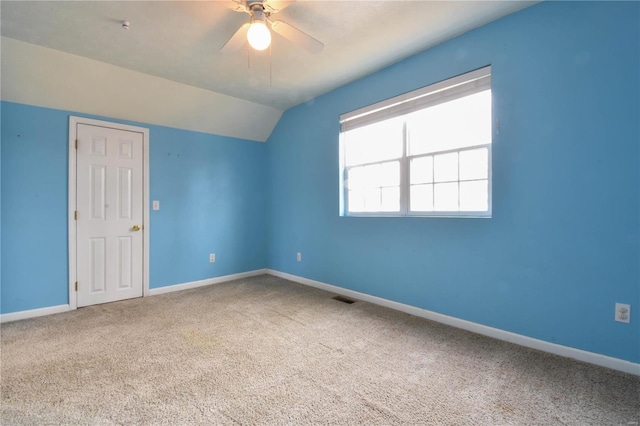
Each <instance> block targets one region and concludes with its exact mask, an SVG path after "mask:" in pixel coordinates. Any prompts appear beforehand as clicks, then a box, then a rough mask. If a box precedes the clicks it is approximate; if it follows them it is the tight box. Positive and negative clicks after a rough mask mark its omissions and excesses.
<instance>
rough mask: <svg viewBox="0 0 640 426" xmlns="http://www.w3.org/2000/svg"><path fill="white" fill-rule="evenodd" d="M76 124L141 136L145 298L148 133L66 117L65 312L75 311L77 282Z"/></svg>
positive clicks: (144, 283) (145, 281) (145, 291)
mask: <svg viewBox="0 0 640 426" xmlns="http://www.w3.org/2000/svg"><path fill="white" fill-rule="evenodd" d="M78 124H87V125H90V126H98V127H107V128H110V129H117V130H125V131H129V132H136V133H142V221H143V223H142V226H143V228H142V232H143V235H142V296H143V297H145V296H148V295H149V232H150V226H149V129H147V128H144V127H137V126H130V125H128V124H120V123H113V122H110V121H102V120H94V119H91V118H85V117H76V116H73V115H70V116H69V196H68V201H69V209H68V212H67V215H68V218H69V225H68V230H69V309H77V307H78V295H77V292H76V281H77V274H78V271H77V245H76V237H77V230H76V225H77V222H76V219H75V211H76V203H77V199H76V196H77V193H76V185H77V173H76V169H77V151H76V138H77V131H78Z"/></svg>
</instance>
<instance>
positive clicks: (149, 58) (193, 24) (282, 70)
mask: <svg viewBox="0 0 640 426" xmlns="http://www.w3.org/2000/svg"><path fill="white" fill-rule="evenodd" d="M533 3H535V2H530V1H527V2H524V1H392V0H387V1H305V0H299V1H297V2H295V3H292V4H290V5H289V6H288V7H287V8H286V9H284V10H282V11H280V12H278V13H277V14H276V15H274V16H273V18H274V19H279V20H284V21H286V22H288V23H290V24H292V25H294V26H296V27H298V28H300V29H301V30H303V31H305V32H307V33H308V34H310V35H312V36H313V37H314V38H316V39H318V40H320V41H322V42H323V43H324V44H325V48H324V50H323V51H322V52H321V53H319V54H315V55H313V54H310V53H307V52H306V51H305V50H303V49H301V48H299V47H298V46H296V45H294V44H291V43H290V42H289V41H288V40H286V39H284V38H282V37H281V36H279V35H278V34H274V35H273V45H272V46H273V48H272V55H273V57H272V66H271V68H272V72H271V78H270V73H269V55H268V53H257V52H255V51H252V52H251V54H249V50H248V48H245V49H243V50H242V51H240V52H237V53H231V54H229V53H226V54H222V53H221V52H220V48H221V47H222V46H223V45H224V43H225V42H226V41H227V40H228V38H229V37H230V36H231V35H232V34H233V33H234V32H235V31H236V30H237V29H238V27H239V26H240V25H242V24H243V23H245V22H247V20H248V17H249V16H248V15H247V14H244V13H238V12H234V11H233V10H232V8H233V6H234V3H233V2H232V1H231V0H219V1H148V2H139V1H4V0H3V1H2V2H1V11H0V12H1V18H2V21H1V26H0V29H1V34H2V35H3V36H5V37H8V38H13V39H17V40H21V41H25V42H28V43H32V44H36V45H41V46H45V47H48V48H52V49H56V50H60V51H64V52H68V53H72V54H75V55H79V56H83V57H87V58H91V59H95V60H98V61H101V62H105V63H108V64H112V65H117V66H120V67H123V68H127V69H130V70H134V71H139V72H142V73H146V74H150V75H153V76H157V77H161V78H165V79H168V80H173V81H176V82H179V83H183V84H187V85H190V86H195V87H198V88H202V89H206V90H209V91H213V92H217V93H222V94H225V95H229V96H233V97H236V98H240V99H244V100H247V101H251V102H255V103H259V104H262V105H268V106H272V107H275V108H278V109H281V110H285V109H287V108H290V107H292V106H294V105H297V104H299V103H302V102H305V101H307V100H309V99H312V98H314V97H316V96H318V95H320V94H323V93H326V92H328V91H330V90H332V89H334V88H336V87H339V86H341V85H343V84H346V83H348V82H350V81H353V80H356V79H358V78H360V77H362V76H364V75H367V74H370V73H372V72H374V71H376V70H379V69H381V68H383V67H385V66H387V65H390V64H392V63H394V62H397V61H398V60H400V59H403V58H405V57H408V56H411V55H413V54H415V53H417V52H420V51H422V50H425V49H427V48H429V47H431V46H433V45H436V44H438V43H440V42H442V41H444V40H447V39H449V38H452V37H454V36H456V35H459V34H462V33H464V32H466V31H468V30H470V29H473V28H476V27H479V26H481V25H484V24H486V23H488V22H490V21H493V20H495V19H498V18H500V17H502V16H504V15H507V14H509V13H512V12H514V11H516V10H519V9H522V8H524V7H527V6H530V5H531V4H533ZM123 20H127V21H129V22H130V23H131V29H130V30H128V31H127V30H124V29H122V28H121V23H122V21H123ZM249 58H250V63H251V66H250V67H248V59H249Z"/></svg>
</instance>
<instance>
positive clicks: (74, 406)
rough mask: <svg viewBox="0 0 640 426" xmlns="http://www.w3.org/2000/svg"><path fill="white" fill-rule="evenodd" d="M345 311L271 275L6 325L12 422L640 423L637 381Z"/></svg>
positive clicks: (395, 318) (372, 312)
mask: <svg viewBox="0 0 640 426" xmlns="http://www.w3.org/2000/svg"><path fill="white" fill-rule="evenodd" d="M332 296H333V295H332V294H330V293H326V292H323V291H320V290H317V289H313V288H309V287H304V286H302V285H298V284H295V283H291V282H289V281H285V280H282V279H279V278H275V277H271V276H260V277H254V278H250V279H246V280H239V281H234V282H229V283H225V284H219V285H214V286H209V287H202V288H198V289H194V290H187V291H183V292H177V293H170V294H165V295H161V296H154V297H147V298H143V299H136V300H129V301H124V302H117V303H111V304H107V305H101V306H93V307H89V308H83V309H79V310H77V311H74V312H69V313H64V314H58V315H53V316H49V317H43V318H35V319H30V320H25V321H19V322H14V323H8V324H3V325H2V353H1V355H2V368H1V373H2V377H1V379H2V385H1V391H2V395H1V401H2V407H1V410H0V414H1V416H2V417H1V422H2V424H3V425H49V424H50V425H58V424H87V425H88V424H91V425H115V424H153V425H160V424H166V425H179V424H263V425H273V424H368V425H392V424H409V425H417V424H433V425H529V424H530V425H534V424H535V425H550V424H568V425H633V424H637V422H639V421H640V379H639V378H638V377H635V376H631V375H627V374H623V373H619V372H615V371H611V370H607V369H604V368H600V367H595V366H591V365H588V364H584V363H580V362H575V361H571V360H567V359H563V358H559V357H556V356H553V355H548V354H544V353H541V352H537V351H533V350H529V349H525V348H522V347H519V346H515V345H512V344H509V343H505V342H501V341H498V340H493V339H490V338H486V337H482V336H478V335H474V334H472V333H468V332H464V331H460V330H457V329H454V328H450V327H447V326H443V325H440V324H437V323H433V322H430V321H427V320H424V319H421V318H416V317H413V316H410V315H407V314H404V313H400V312H395V311H392V310H389V309H386V308H382V307H378V306H376V305H372V304H369V303H365V302H356V303H354V304H351V305H349V304H345V303H342V302H339V301H336V300H332V299H331V297H332ZM634 422H636V423H634Z"/></svg>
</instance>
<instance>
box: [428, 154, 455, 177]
mask: <svg viewBox="0 0 640 426" xmlns="http://www.w3.org/2000/svg"><path fill="white" fill-rule="evenodd" d="M433 163H434V164H433V177H434V180H435V181H436V182H447V181H452V180H458V153H457V152H450V153H448V154H440V155H435V156H434V160H433Z"/></svg>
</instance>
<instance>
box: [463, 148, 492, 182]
mask: <svg viewBox="0 0 640 426" xmlns="http://www.w3.org/2000/svg"><path fill="white" fill-rule="evenodd" d="M488 174H489V150H488V149H487V148H480V149H472V150H469V151H462V152H461V153H460V180H471V179H487V178H488V177H489V176H488Z"/></svg>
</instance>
